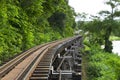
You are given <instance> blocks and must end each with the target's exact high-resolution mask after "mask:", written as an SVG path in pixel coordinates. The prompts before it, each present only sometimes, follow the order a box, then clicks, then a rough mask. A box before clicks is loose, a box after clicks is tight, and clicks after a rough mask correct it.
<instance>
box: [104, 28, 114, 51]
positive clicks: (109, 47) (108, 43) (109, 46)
mask: <svg viewBox="0 0 120 80" xmlns="http://www.w3.org/2000/svg"><path fill="white" fill-rule="evenodd" d="M111 31H112V28H111V27H109V28H108V29H107V30H106V34H105V48H104V50H105V51H106V52H110V53H111V52H112V49H113V47H112V42H111V41H110V40H109V38H110V35H111Z"/></svg>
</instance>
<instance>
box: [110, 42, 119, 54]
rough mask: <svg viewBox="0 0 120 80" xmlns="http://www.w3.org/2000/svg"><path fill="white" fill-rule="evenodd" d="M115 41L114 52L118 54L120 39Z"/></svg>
mask: <svg viewBox="0 0 120 80" xmlns="http://www.w3.org/2000/svg"><path fill="white" fill-rule="evenodd" d="M112 43H113V45H112V46H113V50H112V51H113V52H114V53H117V54H118V55H120V41H112Z"/></svg>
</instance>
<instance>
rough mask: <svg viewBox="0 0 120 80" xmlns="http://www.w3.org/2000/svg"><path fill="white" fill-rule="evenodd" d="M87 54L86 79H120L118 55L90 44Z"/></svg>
mask: <svg viewBox="0 0 120 80" xmlns="http://www.w3.org/2000/svg"><path fill="white" fill-rule="evenodd" d="M87 56H88V66H87V75H88V80H120V56H118V55H116V54H110V53H106V52H104V51H103V50H101V49H100V48H99V47H97V46H92V47H91V50H90V54H88V55H87Z"/></svg>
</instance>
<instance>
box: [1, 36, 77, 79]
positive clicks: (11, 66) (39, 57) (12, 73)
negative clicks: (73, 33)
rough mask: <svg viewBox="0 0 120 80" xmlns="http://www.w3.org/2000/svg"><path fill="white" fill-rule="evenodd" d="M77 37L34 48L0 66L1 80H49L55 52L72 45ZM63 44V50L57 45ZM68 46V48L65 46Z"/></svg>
mask: <svg viewBox="0 0 120 80" xmlns="http://www.w3.org/2000/svg"><path fill="white" fill-rule="evenodd" d="M77 38H79V37H78V36H77V37H74V38H69V39H64V40H60V41H54V42H51V43H47V44H44V45H40V46H36V47H34V48H31V49H30V50H28V51H26V52H24V53H22V54H20V55H19V56H17V57H16V58H14V59H12V60H11V61H9V62H7V63H6V64H4V65H3V66H0V79H1V80H49V79H50V78H51V76H50V74H52V72H51V70H52V68H53V66H52V64H53V61H54V60H55V56H56V55H57V53H56V52H57V51H59V50H60V51H62V50H64V48H65V47H69V46H70V45H72V42H75V40H77ZM60 44H64V48H63V47H61V48H59V50H58V49H56V47H59V46H58V45H60ZM66 45H69V46H66Z"/></svg>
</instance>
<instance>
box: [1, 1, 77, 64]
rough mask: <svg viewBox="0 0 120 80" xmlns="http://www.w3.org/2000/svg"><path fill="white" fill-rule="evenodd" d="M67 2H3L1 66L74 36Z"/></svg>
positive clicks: (72, 14)
mask: <svg viewBox="0 0 120 80" xmlns="http://www.w3.org/2000/svg"><path fill="white" fill-rule="evenodd" d="M74 24H75V19H74V10H73V9H72V8H71V7H70V6H69V5H68V1H66V0H0V63H1V62H2V61H5V60H8V59H9V58H10V57H12V56H14V55H16V54H17V53H19V52H21V51H24V50H26V49H29V48H31V47H33V46H36V45H39V44H41V43H45V42H49V41H53V40H57V39H61V38H63V37H68V36H72V35H73V26H74Z"/></svg>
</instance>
